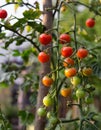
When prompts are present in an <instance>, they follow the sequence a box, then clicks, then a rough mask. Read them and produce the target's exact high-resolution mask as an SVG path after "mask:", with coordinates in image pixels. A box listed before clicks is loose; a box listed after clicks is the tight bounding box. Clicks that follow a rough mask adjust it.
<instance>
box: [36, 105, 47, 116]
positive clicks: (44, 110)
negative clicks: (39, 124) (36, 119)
mask: <svg viewBox="0 0 101 130" xmlns="http://www.w3.org/2000/svg"><path fill="white" fill-rule="evenodd" d="M37 114H38V116H42V117H44V116H46V109H45V108H43V107H40V108H39V109H38V110H37Z"/></svg>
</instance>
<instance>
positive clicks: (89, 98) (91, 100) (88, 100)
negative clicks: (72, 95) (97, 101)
mask: <svg viewBox="0 0 101 130" xmlns="http://www.w3.org/2000/svg"><path fill="white" fill-rule="evenodd" d="M92 102H93V98H92V97H90V96H87V97H86V98H85V103H86V104H91V103H92Z"/></svg>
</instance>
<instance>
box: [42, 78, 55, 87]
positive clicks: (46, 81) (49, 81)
mask: <svg viewBox="0 0 101 130" xmlns="http://www.w3.org/2000/svg"><path fill="white" fill-rule="evenodd" d="M42 83H43V85H45V86H46V87H50V86H51V85H52V83H53V79H52V78H50V77H49V76H44V77H43V78H42Z"/></svg>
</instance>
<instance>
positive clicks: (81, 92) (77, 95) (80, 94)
mask: <svg viewBox="0 0 101 130" xmlns="http://www.w3.org/2000/svg"><path fill="white" fill-rule="evenodd" d="M84 96H85V92H84V90H82V89H78V90H77V91H76V97H77V98H83V97H84Z"/></svg>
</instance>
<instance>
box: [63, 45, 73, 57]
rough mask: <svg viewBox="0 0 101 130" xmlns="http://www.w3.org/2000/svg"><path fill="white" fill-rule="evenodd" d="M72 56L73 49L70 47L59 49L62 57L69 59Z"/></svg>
mask: <svg viewBox="0 0 101 130" xmlns="http://www.w3.org/2000/svg"><path fill="white" fill-rule="evenodd" d="M72 54H73V48H72V47H69V46H68V47H63V48H62V49H61V55H62V56H64V57H70V56H71V55H72Z"/></svg>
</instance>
